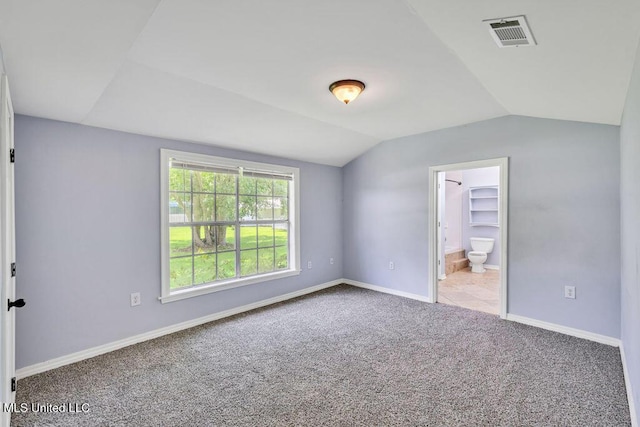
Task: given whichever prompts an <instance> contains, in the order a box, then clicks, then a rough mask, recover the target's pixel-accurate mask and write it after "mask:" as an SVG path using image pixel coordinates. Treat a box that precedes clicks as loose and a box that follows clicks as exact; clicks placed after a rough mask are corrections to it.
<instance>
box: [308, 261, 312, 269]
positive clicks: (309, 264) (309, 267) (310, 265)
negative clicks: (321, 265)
mask: <svg viewBox="0 0 640 427" xmlns="http://www.w3.org/2000/svg"><path fill="white" fill-rule="evenodd" d="M312 267H313V264H311V261H308V262H307V268H308V269H311V268H312Z"/></svg>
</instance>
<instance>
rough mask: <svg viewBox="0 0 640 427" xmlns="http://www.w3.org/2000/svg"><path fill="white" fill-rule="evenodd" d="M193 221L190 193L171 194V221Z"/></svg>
mask: <svg viewBox="0 0 640 427" xmlns="http://www.w3.org/2000/svg"><path fill="white" fill-rule="evenodd" d="M190 221H191V196H190V195H189V194H188V193H171V194H169V222H170V223H180V222H190Z"/></svg>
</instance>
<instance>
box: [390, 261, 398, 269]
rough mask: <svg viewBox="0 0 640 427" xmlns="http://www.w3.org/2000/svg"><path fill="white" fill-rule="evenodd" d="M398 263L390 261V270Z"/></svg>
mask: <svg viewBox="0 0 640 427" xmlns="http://www.w3.org/2000/svg"><path fill="white" fill-rule="evenodd" d="M395 268H396V265H395V264H394V262H393V261H389V270H395Z"/></svg>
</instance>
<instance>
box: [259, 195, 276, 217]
mask: <svg viewBox="0 0 640 427" xmlns="http://www.w3.org/2000/svg"><path fill="white" fill-rule="evenodd" d="M258 219H269V220H271V219H273V198H271V197H258Z"/></svg>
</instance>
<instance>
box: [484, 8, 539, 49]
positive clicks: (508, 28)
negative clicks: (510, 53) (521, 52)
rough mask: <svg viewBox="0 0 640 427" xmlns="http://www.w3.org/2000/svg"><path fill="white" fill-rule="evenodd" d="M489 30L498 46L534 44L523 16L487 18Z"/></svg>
mask: <svg viewBox="0 0 640 427" xmlns="http://www.w3.org/2000/svg"><path fill="white" fill-rule="evenodd" d="M482 22H486V23H487V24H488V25H489V32H490V33H491V37H493V40H495V42H496V44H497V45H498V46H499V47H518V46H533V45H535V44H536V41H535V39H534V38H533V35H532V34H531V30H529V26H528V25H527V20H526V19H525V18H524V15H523V16H514V17H511V18H501V19H487V20H486V21H482Z"/></svg>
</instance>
